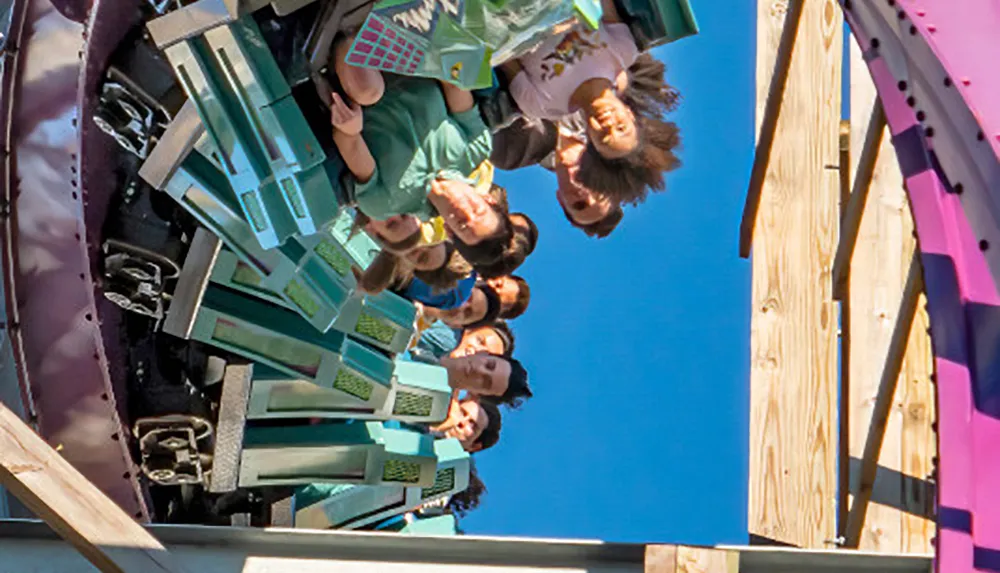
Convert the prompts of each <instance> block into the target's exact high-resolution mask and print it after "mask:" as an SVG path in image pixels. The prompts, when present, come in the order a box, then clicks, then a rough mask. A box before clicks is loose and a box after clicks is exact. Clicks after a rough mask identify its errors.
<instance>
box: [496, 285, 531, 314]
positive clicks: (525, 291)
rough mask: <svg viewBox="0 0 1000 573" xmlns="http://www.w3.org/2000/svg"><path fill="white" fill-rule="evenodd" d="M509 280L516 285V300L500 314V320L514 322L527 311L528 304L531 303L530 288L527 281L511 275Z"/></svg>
mask: <svg viewBox="0 0 1000 573" xmlns="http://www.w3.org/2000/svg"><path fill="white" fill-rule="evenodd" d="M510 280H512V281H514V282H515V283H517V300H515V301H514V304H512V305H511V307H510V308H508V309H507V310H506V311H504V312H501V313H500V318H506V319H509V320H514V319H515V318H517V317H519V316H521V315H522V314H524V311H526V310H528V304H530V303H531V287H529V286H528V281H526V280H524V278H523V277H519V276H517V275H511V276H510Z"/></svg>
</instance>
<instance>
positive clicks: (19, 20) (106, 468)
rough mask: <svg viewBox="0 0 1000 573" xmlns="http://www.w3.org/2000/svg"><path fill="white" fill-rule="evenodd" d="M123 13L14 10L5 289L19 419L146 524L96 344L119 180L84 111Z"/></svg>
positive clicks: (22, 4)
mask: <svg viewBox="0 0 1000 573" xmlns="http://www.w3.org/2000/svg"><path fill="white" fill-rule="evenodd" d="M61 4H63V5H62V6H61V9H62V11H63V12H66V13H70V14H76V15H79V14H78V13H79V7H77V6H74V5H70V3H67V2H62V3H61ZM115 4H117V6H114V5H115ZM122 4H123V3H122V2H114V1H110V2H105V1H103V0H102V1H101V2H98V3H96V4H95V5H94V6H93V7H92V8H91V9H90V18H89V25H88V26H87V27H86V29H85V28H84V26H82V25H80V24H79V23H77V22H74V21H73V20H70V19H68V18H67V17H65V16H63V14H62V13H60V11H57V10H56V9H55V8H54V7H53V5H52V4H50V3H49V2H48V0H30V1H29V0H24V1H17V2H15V3H14V24H13V26H12V34H11V37H10V44H9V46H8V54H7V56H6V58H7V59H6V65H7V68H6V70H5V73H4V86H5V91H4V95H5V96H9V97H5V99H4V105H5V107H4V112H5V113H4V117H3V119H5V120H7V122H8V123H6V125H5V126H4V127H5V129H4V130H3V134H4V137H5V144H6V145H5V150H7V151H9V155H7V157H6V158H5V159H6V161H5V162H4V167H5V174H4V175H5V176H4V177H3V179H2V184H3V198H4V203H3V211H2V212H3V214H4V217H3V219H2V224H3V228H4V229H3V230H4V232H3V236H2V239H3V243H4V245H3V246H4V249H3V263H4V291H5V293H6V294H7V300H6V314H7V317H8V322H7V327H8V334H9V336H10V338H11V342H12V347H13V350H14V356H15V362H16V364H17V368H16V371H17V375H18V376H17V378H16V381H14V382H13V384H16V385H17V386H18V388H19V393H20V395H21V398H22V401H23V402H22V404H21V406H22V408H21V410H22V411H23V413H24V414H25V415H26V417H27V418H28V420H29V421H31V422H32V423H33V424H34V425H35V427H36V429H37V430H38V431H39V433H40V434H41V435H42V437H44V438H45V439H46V440H47V441H48V442H49V443H50V444H52V445H53V446H55V447H57V448H59V449H60V451H61V453H62V454H63V456H65V457H66V459H68V460H69V461H70V462H72V463H73V465H75V466H76V467H77V468H78V469H80V471H81V472H83V474H84V475H86V476H87V477H88V478H89V479H91V480H92V481H93V482H94V483H95V484H97V485H98V486H99V487H100V488H101V489H102V490H104V491H105V493H107V494H108V495H109V496H111V497H112V499H114V500H115V501H116V502H117V503H118V504H119V505H121V506H122V507H123V508H125V509H126V510H127V511H128V512H129V513H130V514H133V515H135V516H136V517H137V518H140V519H148V517H149V514H148V512H147V510H146V503H145V501H144V495H143V493H142V489H141V488H140V485H139V483H138V479H137V476H136V469H135V466H134V464H133V462H132V459H131V455H130V453H129V449H128V430H127V428H126V427H125V426H124V425H123V423H122V420H121V417H120V416H119V410H118V407H117V403H118V401H119V400H123V399H124V396H122V395H121V393H120V392H116V391H115V388H114V387H113V385H112V382H111V376H110V375H109V364H118V363H120V361H116V360H114V359H111V360H109V358H108V352H109V351H113V350H114V349H113V348H106V347H105V344H104V339H105V338H109V339H112V340H113V339H114V337H105V336H102V328H104V329H112V328H114V325H115V324H116V321H117V318H118V313H117V307H114V306H112V305H110V304H108V303H106V302H105V301H104V300H103V298H101V297H99V295H98V294H97V293H96V289H95V282H94V278H93V276H92V274H91V273H92V265H91V262H92V261H94V260H96V254H97V245H98V243H97V238H98V237H99V234H100V228H101V224H102V222H103V217H104V213H105V212H106V210H107V204H108V200H109V198H110V195H111V192H112V191H113V190H114V188H115V180H114V177H113V176H112V172H111V169H112V168H113V166H112V165H110V162H109V160H108V158H109V157H110V155H109V149H108V147H109V145H111V144H110V143H109V142H108V141H107V140H106V139H104V140H101V139H99V138H98V137H97V135H98V134H96V133H95V132H96V131H97V130H96V128H95V127H94V125H93V122H92V120H91V119H90V116H91V114H90V113H88V111H87V110H90V109H91V108H92V106H93V102H92V100H93V94H94V92H95V90H94V88H95V87H96V85H97V81H98V74H100V73H101V72H102V71H103V67H104V59H106V58H107V55H108V53H109V51H110V49H111V48H112V47H114V46H115V45H116V44H117V43H118V41H119V39H120V34H121V33H123V32H124V29H125V28H126V27H125V26H123V25H122V24H123V23H124V21H123V20H124V19H126V18H127V17H129V14H131V13H132V10H129V9H128V7H127V5H126V6H123V5H122ZM126 4H127V3H126ZM109 5H112V6H109ZM88 37H89V38H92V39H96V40H97V41H86V39H87V38H88ZM81 110H84V111H83V113H81ZM102 323H103V327H102ZM5 383H6V384H8V385H10V384H12V383H11V382H9V381H5ZM9 393H10V392H9V391H8V394H9Z"/></svg>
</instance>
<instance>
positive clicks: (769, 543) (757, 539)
mask: <svg viewBox="0 0 1000 573" xmlns="http://www.w3.org/2000/svg"><path fill="white" fill-rule="evenodd" d="M750 545H753V546H758V545H760V546H765V547H798V545H794V544H791V543H785V542H784V541H778V540H777V539H771V538H770V537H764V536H763V535H755V534H753V533H751V534H750Z"/></svg>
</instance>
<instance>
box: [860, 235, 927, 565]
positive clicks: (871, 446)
mask: <svg viewBox="0 0 1000 573" xmlns="http://www.w3.org/2000/svg"><path fill="white" fill-rule="evenodd" d="M922 290H923V277H922V275H921V267H920V259H919V256H918V255H914V256H913V258H912V259H911V262H910V270H909V273H908V274H907V277H906V286H905V287H904V289H903V299H902V300H901V301H900V302H899V314H898V318H897V319H896V326H895V327H894V328H893V331H892V339H891V340H890V342H889V350H888V353H887V354H886V357H885V365H884V366H883V368H882V377H881V379H880V380H879V389H878V395H877V396H876V398H875V406H874V409H873V410H874V411H873V412H872V422H871V425H870V426H869V428H868V437H867V439H866V440H865V451H864V454H863V456H862V458H861V480H860V485H859V487H858V491H857V492H855V494H854V501H853V503H852V504H851V510H850V513H848V516H847V525H846V526H845V528H844V547H846V548H848V549H857V547H858V545H859V544H860V542H861V530H862V528H863V527H864V523H865V515H866V514H867V512H868V502H869V501H871V496H872V488H873V487H874V485H875V475H876V472H877V470H878V460H879V454H880V453H881V451H882V441H883V440H884V439H885V430H886V425H887V424H888V422H889V412H890V410H891V409H892V404H893V397H894V396H895V395H896V385H897V382H898V380H899V374H900V371H901V370H902V367H903V358H904V355H905V353H906V347H907V344H908V343H909V340H910V329H911V327H912V325H913V319H914V317H915V316H916V313H917V302H918V301H919V300H920V293H921V291H922Z"/></svg>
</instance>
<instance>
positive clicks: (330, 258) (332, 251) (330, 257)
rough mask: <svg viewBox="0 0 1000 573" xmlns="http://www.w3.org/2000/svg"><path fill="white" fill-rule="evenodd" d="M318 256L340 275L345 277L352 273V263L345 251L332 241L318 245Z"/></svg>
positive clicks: (325, 241)
mask: <svg viewBox="0 0 1000 573" xmlns="http://www.w3.org/2000/svg"><path fill="white" fill-rule="evenodd" d="M316 254H317V255H319V257H320V258H321V259H323V260H324V261H326V264H328V265H330V267H331V268H333V270H334V271H336V272H337V274H338V275H340V276H342V277H344V276H347V273H349V272H351V261H350V259H348V258H347V256H345V255H344V253H343V251H341V250H340V248H339V247H338V246H337V245H335V244H334V243H333V242H332V241H327V240H324V241H321V242H320V244H318V245H316Z"/></svg>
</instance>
